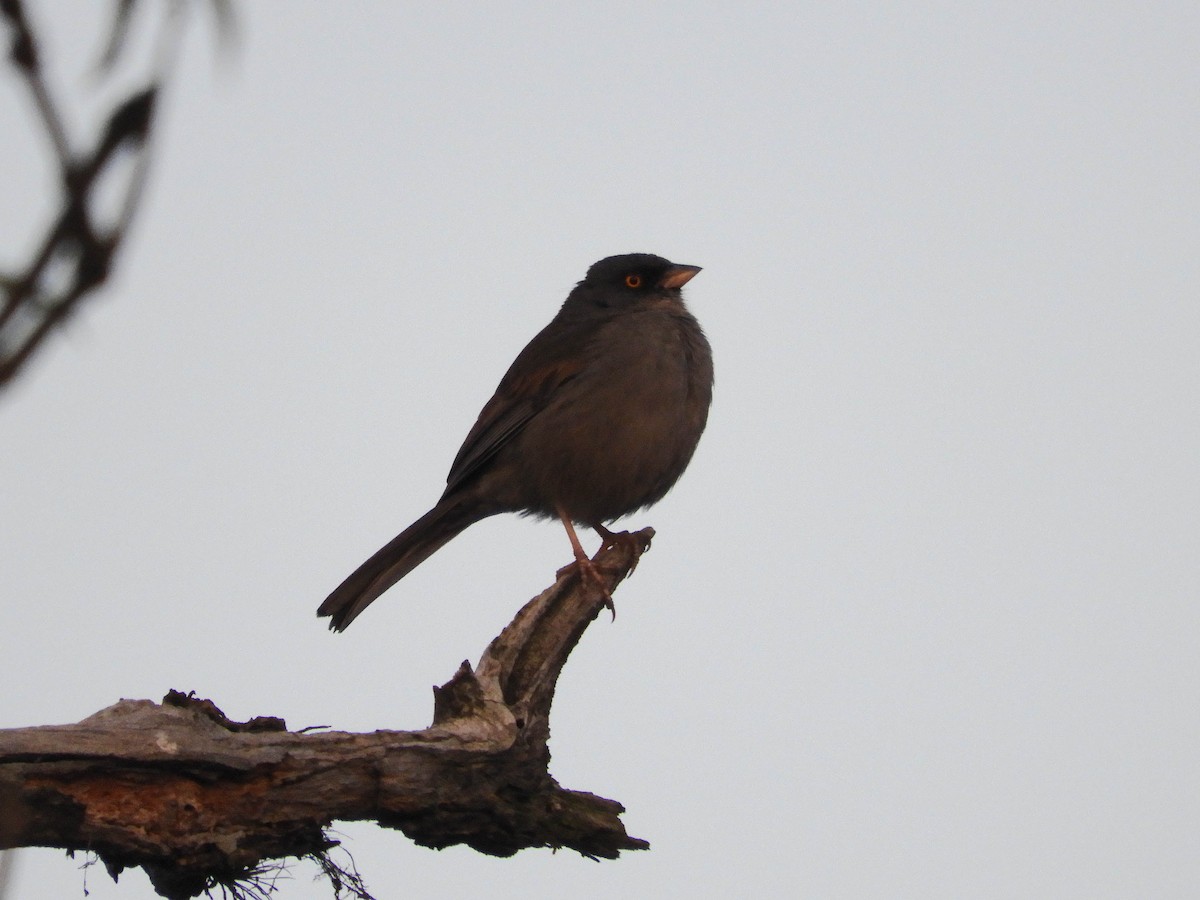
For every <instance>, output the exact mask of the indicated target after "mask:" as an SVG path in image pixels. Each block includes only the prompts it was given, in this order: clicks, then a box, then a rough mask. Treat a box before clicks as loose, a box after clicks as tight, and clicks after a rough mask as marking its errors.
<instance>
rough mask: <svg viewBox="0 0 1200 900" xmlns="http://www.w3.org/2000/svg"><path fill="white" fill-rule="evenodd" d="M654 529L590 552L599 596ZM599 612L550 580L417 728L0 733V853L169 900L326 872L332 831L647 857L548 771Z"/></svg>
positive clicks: (117, 713)
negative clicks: (55, 861) (37, 855)
mask: <svg viewBox="0 0 1200 900" xmlns="http://www.w3.org/2000/svg"><path fill="white" fill-rule="evenodd" d="M653 535H654V531H653V529H650V528H647V529H644V530H642V531H640V532H637V533H635V534H633V535H630V536H629V538H630V539H628V540H623V541H618V542H617V543H615V544H614V546H612V547H610V548H608V549H605V550H603V551H601V553H599V554H597V556H596V559H595V562H596V564H597V565H598V566H599V567H600V571H601V573H602V575H603V576H604V578H605V580H606V582H607V587H608V589H609V591H610V592H611V591H613V590H614V589H615V588H616V586H617V585H618V584H619V583H620V582H621V581H622V580H624V578H625V577H626V576H627V575H628V574H629V572H631V571H632V570H633V567H634V566H635V565H636V564H637V560H638V558H639V557H640V556H641V554H642V553H643V552H645V550H646V549H648V548H649V546H650V539H651V538H652V537H653ZM604 602H605V598H604V596H603V595H602V593H601V592H600V591H599V590H597V588H596V587H595V586H594V585H581V584H580V579H579V578H578V577H577V575H576V574H575V573H574V570H564V572H563V573H562V574H561V575H560V577H559V578H558V580H557V582H556V583H555V584H554V585H553V586H551V587H550V588H548V589H547V590H546V591H544V592H543V593H542V594H540V595H539V596H537V597H535V598H534V599H533V600H531V601H530V602H529V603H528V604H526V605H525V607H524V608H523V609H522V610H521V611H520V612H519V613H518V614H517V616H516V618H515V619H513V621H512V623H511V624H510V625H509V626H508V627H507V628H505V629H504V631H503V632H502V633H501V634H500V635H499V637H497V638H496V639H495V640H493V641H492V643H491V644H490V645H489V646H488V648H487V650H486V651H484V653H483V656H482V658H481V659H480V661H479V665H478V667H477V668H476V669H475V670H472V668H471V666H470V665H469V664H468V663H466V662H464V663H462V665H461V666H460V667H459V669H458V671H457V672H456V673H455V674H454V677H452V678H451V679H450V681H449V682H447V683H446V684H445V685H443V686H442V687H440V688H435V689H434V717H433V724H432V725H431V726H429V727H428V728H425V729H423V730H421V731H376V732H372V733H370V734H350V733H346V732H316V733H311V732H310V733H304V732H302V731H299V732H290V731H287V730H286V726H285V725H284V723H283V721H282V720H280V719H276V718H272V717H258V718H256V719H253V720H251V721H249V722H246V723H237V722H232V721H231V720H229V719H228V718H227V717H226V716H225V715H224V714H223V713H222V712H221V711H220V710H219V709H217V707H216V706H215V705H214V704H213V703H211V701H207V700H199V699H196V698H195V697H193V696H190V695H184V694H181V693H179V692H176V691H172V692H171V693H169V694H168V695H167V696H166V697H165V698H164V700H163V703H162V704H156V703H153V702H152V701H149V700H122V701H120V702H119V703H116V704H114V705H113V706H110V707H109V708H107V709H104V710H101V711H100V712H98V713H96V714H95V715H92V716H89V717H88V718H86V719H84V720H83V721H82V722H79V723H77V724H74V725H53V726H41V727H35V728H22V729H7V730H0V849H6V848H10V847H26V846H42V847H60V848H63V849H66V850H71V851H75V850H86V851H91V852H94V853H96V854H98V855H99V857H100V858H101V859H102V860H103V861H104V863H105V865H106V867H107V868H108V870H109V872H110V873H112V874H113V876H114V877H115V876H116V875H117V874H118V873H119V872H120V871H121V870H122V869H125V868H128V867H133V866H141V867H142V868H144V869H145V870H146V872H147V874H148V875H149V876H150V880H151V881H152V882H153V884H154V886H155V889H156V890H157V891H158V893H159V894H160V895H161V896H163V897H168V898H185V897H193V896H196V895H197V894H199V893H202V892H204V891H205V890H209V889H212V888H214V887H218V886H225V887H228V888H237V887H238V886H239V885H240V889H242V890H243V891H245V889H246V887H247V885H248V884H249V885H253V884H254V878H255V877H256V876H261V875H263V874H264V871H265V870H264V868H263V866H264V863H265V862H267V861H270V860H281V859H285V858H287V857H304V856H315V857H316V858H317V859H318V861H319V862H320V861H323V860H325V861H327V857H326V856H325V854H326V851H328V850H329V849H330V848H331V847H334V846H336V845H337V841H335V840H333V839H331V838H330V837H329V835H328V832H327V829H328V828H329V826H330V825H331V823H332V822H334V821H335V820H341V821H359V820H371V821H375V822H377V823H378V824H379V825H381V826H384V827H387V828H396V829H399V830H400V831H403V832H404V834H406V835H407V836H408V837H409V838H411V839H412V840H413V841H415V842H416V843H418V844H420V845H422V846H426V847H436V848H441V847H448V846H451V845H453V844H466V845H467V846H470V847H473V848H475V849H476V850H479V851H480V852H483V853H488V854H492V855H495V856H509V855H512V854H513V853H516V852H517V851H518V850H521V849H524V848H527V847H553V848H558V847H566V848H570V849H572V850H576V851H578V852H579V853H582V854H584V855H586V856H589V857H593V858H601V857H603V858H608V859H613V858H616V857H617V856H618V854H619V853H620V851H622V850H643V849H646V848H647V847H648V846H649V845H648V844H647V843H646V842H645V841H642V840H639V839H638V838H633V837H630V836H629V835H627V834H626V833H625V829H624V827H623V825H622V824H621V820H620V814H621V813H622V812H623V811H624V808H623V807H622V806H621V805H620V804H619V803H617V802H615V801H613V800H605V799H604V798H602V797H598V796H596V795H594V794H589V793H584V792H580V791H570V790H566V789H564V788H562V787H560V786H559V785H558V783H557V782H556V781H555V780H554V779H553V778H552V777H551V776H550V774H549V771H548V764H549V761H550V753H549V750H548V748H547V741H548V739H549V736H550V705H551V701H552V700H553V696H554V687H555V684H556V682H557V680H558V675H559V673H560V672H561V671H562V667H563V665H564V664H565V663H566V660H567V657H568V656H569V655H570V653H571V651H572V650H573V649H574V647H575V645H576V644H577V643H578V641H579V639H580V637H581V636H582V635H583V632H584V630H585V629H586V628H587V626H588V625H589V624H590V623H591V622H592V621H593V620H594V619H595V618H596V617H597V615H598V614H599V613H600V611H601V610H602V609H604ZM361 896H366V895H365V893H363V894H361Z"/></svg>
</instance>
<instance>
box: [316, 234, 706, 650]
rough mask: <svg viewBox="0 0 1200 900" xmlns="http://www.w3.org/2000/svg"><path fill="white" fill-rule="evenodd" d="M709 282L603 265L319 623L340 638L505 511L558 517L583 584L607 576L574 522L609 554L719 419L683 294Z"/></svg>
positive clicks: (664, 269) (669, 268)
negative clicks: (622, 530)
mask: <svg viewBox="0 0 1200 900" xmlns="http://www.w3.org/2000/svg"><path fill="white" fill-rule="evenodd" d="M699 271H700V267H699V266H692V265H682V264H679V263H673V262H670V261H668V260H666V259H664V258H663V257H661V256H656V255H654V254H651V253H628V254H623V255H619V256H610V257H607V258H605V259H602V260H600V261H599V262H597V263H595V264H594V265H592V266H591V267H590V268H589V269H588V270H587V274H586V275H585V277H584V278H583V280H582V281H580V282H579V283H578V284H576V285H575V287H574V288H573V289H572V290H571V291H570V293H569V294H568V296H567V299H566V301H565V302H564V303H563V304H562V306H561V308H560V309H559V311H558V313H557V315H555V317H554V318H553V319H552V320H551V321H550V323H549V324H548V325H547V326H546V327H545V328H543V329H542V330H541V331H540V332H539V333H538V334H537V335H536V336H535V337H534V338H533V340H531V341H530V342H529V343H528V344H527V345H526V347H525V349H523V350H522V351H521V352H520V354H518V355H517V358H516V360H514V361H513V364H512V365H511V366H510V367H509V369H508V371H507V372H506V373H505V375H504V377H503V378H502V379H501V380H500V384H499V386H498V387H497V388H496V392H495V394H493V396H492V398H491V399H490V400H489V401H488V402H487V403H486V404H485V405H484V407H483V409H482V410H481V411H480V413H479V417H478V418H477V419H476V421H475V424H474V426H473V427H472V428H471V430H470V432H469V433H468V434H467V437H466V439H465V440H464V441H463V444H462V447H461V448H460V449H459V451H458V455H457V456H456V457H455V459H454V463H453V464H452V465H451V467H450V474H449V476H448V477H447V479H446V489H445V491H444V492H443V493H442V496H441V498H440V499H439V500H438V501H437V503H436V504H435V505H434V507H433V509H431V510H430V511H429V512H427V513H426V514H425V515H423V516H421V518H419V519H417V520H416V521H415V522H414V523H413V524H412V525H410V526H409V527H408V528H406V529H405V530H404V531H402V532H400V534H399V535H397V536H396V537H395V538H393V539H392V540H391V541H390V542H388V543H387V544H386V545H385V546H383V547H382V548H381V549H380V550H379V551H378V552H376V553H375V554H374V555H373V556H372V557H371V558H370V559H368V560H367V561H366V562H364V563H363V564H362V565H361V566H359V567H358V568H357V569H355V570H354V572H352V573H351V574H350V575H349V576H348V577H347V578H346V579H345V580H344V581H343V582H342V583H341V584H340V585H339V586H338V587H337V588H335V589H334V591H333V592H332V593H331V594H330V595H329V596H328V597H327V598H326V600H325V601H324V602H323V603H322V604H321V606H320V608H319V609H318V610H317V615H318V616H326V617H328V618H329V619H330V622H329V627H330V628H331V629H332V630H334V631H343V630H344V629H345V628H346V627H347V626H348V625H349V624H350V623H351V622H353V621H354V619H355V618H356V617H357V616H358V615H359V614H360V613H362V611H363V610H364V609H366V608H367V606H368V605H370V604H371V603H372V602H373V601H375V600H376V599H378V597H379V596H380V595H381V594H383V593H384V592H385V591H387V590H388V589H389V588H391V587H392V586H393V585H394V584H396V582H398V581H399V580H400V579H401V578H403V577H404V576H405V575H407V574H408V573H409V572H411V571H412V570H413V569H414V568H416V567H417V566H418V565H420V564H421V563H422V562H424V561H425V560H426V559H428V558H429V557H430V556H431V555H432V554H433V553H435V552H436V551H437V550H439V549H440V548H441V547H443V546H445V544H446V543H448V542H449V541H450V540H452V539H453V538H454V537H456V536H457V535H458V534H460V533H461V532H462V531H463V530H464V529H466V528H467V527H469V526H471V525H473V524H474V523H476V522H478V521H480V520H482V519H485V518H487V517H489V516H493V515H497V514H499V513H510V512H511V513H518V514H521V515H525V516H534V517H537V518H544V519H554V518H557V519H558V520H560V521H561V522H562V524H563V526H564V527H565V528H566V531H567V536H568V539H569V540H570V542H571V548H572V552H573V553H574V556H575V560H576V564H578V566H579V567H580V573H581V577H583V576H587V575H589V574H590V575H592V576H593V577H598V576H596V574H595V570H594V569H592V570H590V571H589V566H591V565H592V564H591V561H590V560H589V559H588V557H587V554H586V553H585V552H584V550H583V548H582V545H581V543H580V541H579V537H578V535H577V533H576V531H575V527H574V526H575V524H576V523H578V524H580V525H583V526H586V527H589V528H591V529H593V530H595V531H596V532H597V534H599V535H600V536H601V539H602V540H603V541H604V542H605V545H606V546H607V545H611V543H612V542H613V541H614V539H617V538H619V537H620V535H614V534H613V533H612V532H610V531H608V530H607V528H606V527H605V526H606V524H607V523H611V522H612V521H614V520H616V519H619V518H622V517H624V516H627V515H629V514H631V513H634V512H637V511H638V510H641V509H644V508H646V507H649V506H651V505H652V504H654V503H657V502H658V501H659V500H661V499H662V498H663V497H664V496H665V495H666V493H667V492H668V491H669V490H670V489H671V488H672V487H673V486H674V484H675V482H676V481H677V480H678V479H679V477H680V476H681V475H682V474H683V472H684V470H685V469H686V468H687V466H688V463H689V462H690V461H691V459H692V455H693V454H694V452H695V450H696V446H697V444H698V443H699V440H700V436H701V434H702V433H703V432H704V427H705V424H706V423H707V420H708V412H709V407H710V405H711V403H712V394H713V361H712V349H711V347H710V345H709V342H708V339H707V338H706V337H705V335H704V332H703V330H702V329H701V327H700V324H699V322H697V321H696V318H695V317H694V316H693V315H692V314H691V313H690V312H689V311H688V309H687V307H686V306H685V305H684V302H683V297H682V294H681V291H680V289H681V288H682V287H683V286H684V285H685V284H687V283H688V282H689V281H690V280H691V279H692V278H693V277H694V276H695V275H696V273H698V272H699ZM602 590H603V588H602ZM605 596H606V602H607V603H608V605H610V607H611V598H610V597H608V596H607V592H606V591H605Z"/></svg>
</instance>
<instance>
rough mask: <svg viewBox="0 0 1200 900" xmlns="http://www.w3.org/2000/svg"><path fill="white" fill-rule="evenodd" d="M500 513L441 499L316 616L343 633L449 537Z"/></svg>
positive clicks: (466, 502) (363, 567) (460, 500)
mask: <svg viewBox="0 0 1200 900" xmlns="http://www.w3.org/2000/svg"><path fill="white" fill-rule="evenodd" d="M494 512H499V510H490V509H482V508H481V507H480V504H479V501H478V500H476V499H474V498H464V497H457V498H443V499H442V500H441V501H439V502H438V505H437V506H435V507H434V508H433V509H431V510H430V511H429V512H427V513H425V515H423V516H421V518H419V519H417V521H415V522H413V523H412V524H411V525H409V526H408V527H407V528H406V529H404V531H402V532H400V534H398V535H396V537H394V538H392V540H391V541H389V542H388V543H387V544H386V545H385V546H384V547H382V548H380V550H379V551H378V552H377V553H376V554H375V555H374V556H372V557H371V558H370V559H368V560H367V561H366V562H365V563H363V564H362V565H361V566H359V567H358V568H357V569H355V570H354V571H353V572H351V573H350V576H349V577H348V578H347V579H346V580H345V581H343V582H342V583H341V584H339V585H338V586H337V588H335V589H334V591H333V593H332V594H330V595H329V596H328V597H326V598H325V602H324V603H322V604H321V607H320V609H318V610H317V615H318V616H329V618H330V622H329V627H330V628H331V629H333V630H334V631H344V630H345V628H346V626H348V625H349V624H350V623H351V622H353V621H354V619H355V618H356V617H357V616H358V614H359V613H361V612H362V611H363V610H364V609H366V608H367V607H368V606H369V605H370V604H371V602H372V601H373V600H375V599H376V598H377V597H378V596H379V595H380V594H382V593H383V592H384V591H386V590H387V589H388V588H390V587H391V586H392V585H393V584H395V583H396V582H397V581H399V580H400V579H401V578H403V577H404V576H405V575H407V574H408V573H409V572H411V571H412V570H413V569H415V568H416V567H417V566H419V565H420V564H421V563H423V562H424V561H425V560H427V559H429V557H430V556H432V555H433V554H434V553H435V552H437V551H438V550H439V549H441V548H442V547H443V546H444V545H445V544H446V543H447V542H448V541H449V540H450V539H451V538H453V537H454V536H455V535H457V534H459V533H460V532H462V531H463V529H465V528H467V527H468V526H469V525H473V524H475V523H476V522H478V521H479V520H480V519H485V518H487V517H488V516H490V515H493V513H494Z"/></svg>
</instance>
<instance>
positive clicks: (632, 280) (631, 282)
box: [625, 275, 642, 288]
mask: <svg viewBox="0 0 1200 900" xmlns="http://www.w3.org/2000/svg"><path fill="white" fill-rule="evenodd" d="M641 286H642V276H641V275H626V276H625V287H631V288H640V287H641Z"/></svg>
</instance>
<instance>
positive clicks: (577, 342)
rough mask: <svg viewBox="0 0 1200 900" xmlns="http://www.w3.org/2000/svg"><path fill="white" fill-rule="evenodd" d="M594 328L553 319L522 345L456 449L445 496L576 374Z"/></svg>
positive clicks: (509, 438) (509, 439)
mask: <svg viewBox="0 0 1200 900" xmlns="http://www.w3.org/2000/svg"><path fill="white" fill-rule="evenodd" d="M594 329H595V325H594V324H589V323H582V322H581V323H571V324H567V323H564V322H563V321H561V320H555V321H554V322H551V323H550V324H549V325H547V326H546V327H545V328H543V329H542V331H541V332H539V333H538V335H537V336H536V337H534V339H533V340H532V341H530V342H529V344H528V345H526V347H525V349H524V350H522V351H521V353H520V354H519V355H518V356H517V358H516V360H515V361H514V362H513V364H512V365H511V366H510V367H509V369H508V372H507V373H506V374H505V376H504V378H502V379H501V380H500V385H499V386H498V387H497V388H496V393H495V394H493V395H492V399H491V400H489V401H488V402H487V404H486V405H485V406H484V407H483V409H482V410H481V411H480V413H479V418H478V419H476V421H475V425H474V426H473V427H472V428H471V431H470V433H469V434H468V435H467V438H466V440H465V441H463V445H462V447H461V448H459V451H458V456H456V457H455V458H454V464H453V465H452V466H451V467H450V474H449V476H447V478H446V494H450V493H453V492H454V491H455V490H457V489H458V488H459V487H460V486H461V485H462V484H463V483H464V482H466V481H467V480H469V479H470V478H471V477H472V476H473V475H475V474H476V473H477V472H478V471H479V470H480V469H481V468H482V467H483V466H484V465H486V463H487V462H488V461H489V460H490V459H491V458H492V457H493V456H495V455H496V453H497V451H499V450H500V448H501V447H503V446H504V445H505V444H507V443H508V442H509V441H511V440H512V439H513V437H514V436H515V435H517V434H518V433H520V431H521V429H522V428H524V427H525V425H526V424H527V423H528V422H529V420H530V419H532V418H533V417H534V416H536V415H537V414H538V413H539V412H541V411H542V410H543V409H545V408H546V406H547V404H549V402H550V400H551V398H552V397H553V396H554V395H555V393H556V392H557V391H558V389H559V388H560V387H562V386H563V385H564V384H566V383H567V382H568V381H570V380H571V379H572V378H574V377H575V376H576V375H578V374H579V372H580V370H581V369H582V368H583V366H584V359H585V352H584V351H585V350H586V347H587V343H588V341H589V339H590V338H591V336H592V335H593V334H594Z"/></svg>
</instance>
